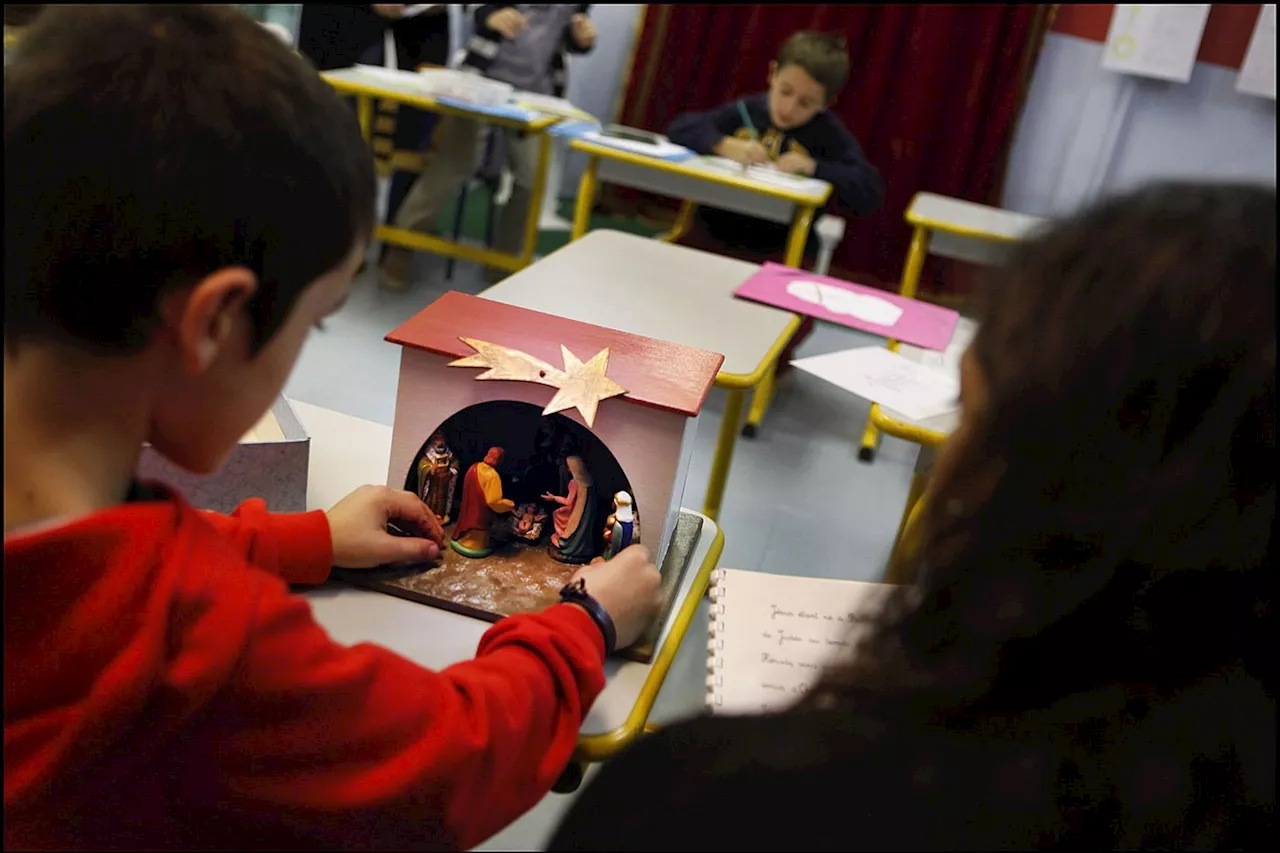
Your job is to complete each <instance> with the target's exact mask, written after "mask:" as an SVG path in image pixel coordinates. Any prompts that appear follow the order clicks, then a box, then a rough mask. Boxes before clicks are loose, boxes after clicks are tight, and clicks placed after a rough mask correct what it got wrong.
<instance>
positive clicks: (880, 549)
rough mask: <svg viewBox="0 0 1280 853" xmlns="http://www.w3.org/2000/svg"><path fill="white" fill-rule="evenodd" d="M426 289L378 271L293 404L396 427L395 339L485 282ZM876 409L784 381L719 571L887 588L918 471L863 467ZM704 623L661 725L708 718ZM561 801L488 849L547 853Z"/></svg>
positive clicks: (906, 466) (733, 486)
mask: <svg viewBox="0 0 1280 853" xmlns="http://www.w3.org/2000/svg"><path fill="white" fill-rule="evenodd" d="M418 263H419V266H418V268H417V279H418V280H417V282H416V284H415V286H414V287H413V289H411V290H410V291H408V292H406V293H389V292H387V291H385V290H383V289H382V288H380V287H379V286H378V285H377V283H376V281H375V279H374V277H373V275H372V273H370V272H366V273H365V274H363V275H362V276H360V278H358V279H357V280H356V282H355V284H354V285H353V287H352V291H351V295H350V297H349V298H348V300H347V303H346V305H345V307H344V308H343V309H342V311H341V312H340V313H339V314H337V315H335V316H334V317H333V318H331V319H330V320H329V321H327V322H326V328H325V330H324V331H322V332H317V333H315V334H313V335H312V336H311V339H310V341H309V342H308V343H307V346H306V348H305V349H304V350H303V353H302V356H301V358H300V359H299V361H298V365H297V367H296V368H295V370H294V373H293V376H292V378H291V379H290V381H289V384H288V386H287V388H286V391H285V393H286V394H287V395H288V396H290V397H292V398H294V399H297V400H301V401H303V402H305V403H311V404H313V405H317V406H323V407H326V408H329V409H333V410H336V411H339V412H344V413H346V414H349V415H354V416H356V417H361V418H365V419H367V420H371V421H377V422H379V423H383V424H390V423H391V422H392V418H393V415H394V413H395V394H396V379H397V374H398V368H399V348H398V347H396V346H394V345H392V344H388V343H386V342H385V341H383V336H384V335H385V334H386V333H387V332H388V331H390V330H391V329H392V328H394V327H396V326H397V325H399V324H400V323H402V322H403V321H404V320H406V319H408V318H409V317H411V316H413V315H414V314H415V313H417V312H418V311H420V310H422V308H424V307H426V305H428V304H429V303H430V302H432V301H433V300H434V299H435V298H436V297H437V296H439V295H440V294H442V293H444V292H446V291H448V290H461V291H466V292H468V293H478V292H480V291H481V290H483V289H484V287H485V285H484V284H483V282H482V279H481V277H480V275H479V270H478V268H477V267H475V266H474V265H472V264H469V263H463V262H459V263H458V264H457V267H456V270H455V275H454V279H453V281H451V282H450V281H446V280H445V277H444V270H445V261H444V260H443V259H441V258H436V257H431V256H419V258H418ZM878 340H879V339H877V338H873V337H871V336H868V335H863V334H860V333H857V332H852V331H848V330H844V329H837V328H833V327H825V326H820V327H819V328H818V330H817V331H816V332H815V333H814V334H813V336H812V337H811V338H810V339H809V340H808V341H806V343H805V345H804V346H803V347H802V349H801V351H800V354H801V355H815V354H819V353H825V352H832V351H835V350H841V349H848V348H850V347H854V346H859V345H866V344H868V343H874V342H877V341H878ZM723 405H724V397H723V394H722V392H720V391H719V390H718V389H713V391H712V394H711V396H710V398H709V400H708V402H707V405H706V406H705V408H704V410H703V413H702V416H701V418H700V420H699V423H698V434H697V445H696V448H695V450H694V457H693V462H692V465H691V469H690V474H689V479H688V484H687V486H686V488H685V495H684V501H683V504H684V505H685V506H687V507H692V508H695V509H700V508H701V506H702V499H703V494H704V490H705V484H706V480H707V475H708V473H709V471H710V468H711V456H712V451H713V449H714V447H715V440H716V431H717V428H718V427H719V423H720V416H721V413H722V411H723ZM867 408H868V407H867V404H866V403H865V402H864V401H862V400H860V399H857V398H855V397H853V396H851V395H849V394H846V393H845V392H843V391H841V390H839V389H837V388H835V387H834V386H831V385H829V384H827V383H825V382H823V381H822V380H820V379H817V378H815V377H813V376H810V375H808V374H804V373H800V372H798V371H792V372H791V373H790V374H788V375H787V376H786V378H785V379H784V380H783V381H782V382H781V383H780V386H779V390H778V394H777V398H776V401H775V403H774V406H773V408H772V409H771V410H770V412H769V415H768V417H767V418H766V419H765V423H764V425H763V428H762V429H761V431H760V435H759V436H758V437H757V438H755V439H753V440H747V439H740V440H739V442H738V447H737V452H736V454H735V456H734V463H733V470H732V473H731V475H730V478H729V484H728V489H727V493H726V495H725V500H724V508H723V510H722V513H721V525H722V526H723V528H724V533H725V540H726V542H725V551H724V556H723V558H722V560H721V564H722V565H725V566H729V567H733V568H741V569H754V570H758V571H765V572H774V573H778V574H795V575H809V576H818V577H837V578H850V579H854V580H875V579H878V578H879V576H880V573H881V571H882V569H883V566H884V562H885V560H886V558H887V557H888V554H889V548H890V545H891V544H892V539H893V535H894V533H895V531H896V529H897V525H898V520H899V518H900V517H901V513H902V506H903V502H904V501H905V500H906V494H907V486H908V484H909V482H910V479H911V472H912V468H913V466H914V464H915V458H916V448H915V446H914V445H910V444H907V443H905V442H901V441H898V440H896V439H891V438H886V439H885V440H884V442H883V444H882V446H881V449H880V453H879V455H878V457H877V459H876V462H875V464H873V465H866V464H862V463H860V462H858V458H857V449H858V439H859V438H860V436H861V432H862V427H863V424H864V423H865V421H866V416H867ZM705 649H706V624H705V619H702V620H699V621H698V622H697V623H696V625H695V629H694V631H692V632H691V636H689V637H688V639H687V641H686V643H685V645H684V647H683V649H682V651H681V654H680V655H679V656H678V657H677V659H676V662H675V663H674V664H673V667H672V670H671V673H670V675H669V676H668V679H667V683H666V685H665V686H664V688H663V691H662V694H661V695H660V696H659V699H658V703H657V706H656V708H655V710H654V714H653V719H654V720H655V721H657V722H659V723H661V722H667V721H670V720H672V719H675V718H678V717H680V716H685V715H687V714H690V713H696V712H697V711H698V710H699V709H700V708H701V706H702V697H703V693H704V690H705ZM569 802H570V798H568V797H563V796H558V795H555V794H552V795H550V796H548V797H547V798H546V799H544V800H543V802H542V803H540V804H539V805H538V806H537V807H536V808H535V809H534V810H533V811H532V812H530V813H529V814H527V815H526V816H525V817H523V818H522V819H521V820H519V821H517V822H516V823H515V824H513V825H512V826H511V827H510V828H508V829H507V830H506V831H504V832H503V833H501V834H499V835H498V836H496V837H495V838H493V839H491V840H490V841H489V842H487V843H486V844H485V845H483V846H482V847H480V848H478V849H482V850H537V849H541V847H542V846H543V845H544V844H545V842H546V840H547V837H548V834H549V833H550V832H551V831H552V830H553V829H554V826H555V824H556V821H557V820H558V818H559V815H560V814H561V813H562V812H563V810H564V809H565V808H566V807H567V806H568V804H569Z"/></svg>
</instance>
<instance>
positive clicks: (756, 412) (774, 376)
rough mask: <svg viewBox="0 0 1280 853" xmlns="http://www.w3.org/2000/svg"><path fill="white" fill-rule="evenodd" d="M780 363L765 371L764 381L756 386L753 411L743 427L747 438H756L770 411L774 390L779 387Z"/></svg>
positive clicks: (752, 404)
mask: <svg viewBox="0 0 1280 853" xmlns="http://www.w3.org/2000/svg"><path fill="white" fill-rule="evenodd" d="M777 382H778V365H777V363H774V364H772V365H770V367H769V369H768V370H767V371H765V374H764V381H763V382H761V383H760V384H759V385H757V386H756V390H755V392H754V393H753V394H752V395H751V411H750V412H748V413H747V422H746V424H744V425H743V427H742V435H743V436H744V437H745V438H755V437H756V433H758V432H759V431H760V422H761V421H763V420H764V416H765V415H766V414H768V412H769V404H770V403H772V402H773V392H774V390H775V389H776V388H777Z"/></svg>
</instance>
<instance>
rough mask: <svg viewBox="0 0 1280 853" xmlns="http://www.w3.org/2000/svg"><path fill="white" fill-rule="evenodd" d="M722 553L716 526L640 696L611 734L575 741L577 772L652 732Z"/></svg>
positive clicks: (721, 534) (720, 532) (720, 531)
mask: <svg viewBox="0 0 1280 853" xmlns="http://www.w3.org/2000/svg"><path fill="white" fill-rule="evenodd" d="M704 514H705V513H704ZM722 553H724V531H723V530H721V529H720V528H719V525H717V527H716V536H715V539H713V540H712V541H711V548H710V549H709V550H708V551H707V556H706V557H705V558H703V560H702V565H700V566H699V567H698V573H697V574H696V575H694V578H693V584H692V585H691V586H690V588H689V594H688V595H687V596H686V597H685V600H684V604H682V605H681V606H680V610H679V611H677V613H676V617H675V621H674V622H673V623H672V625H671V630H670V631H669V632H668V633H667V636H666V639H665V640H663V642H662V646H661V647H660V648H659V649H658V652H657V654H656V655H654V658H653V664H652V666H651V667H650V669H649V675H648V677H646V678H645V680H644V684H643V685H642V686H641V688H640V695H639V696H638V697H637V698H636V704H635V705H634V706H632V708H631V713H630V714H628V715H627V719H626V720H625V721H624V722H623V724H622V725H621V726H619V727H618V728H616V729H614V730H613V731H609V732H604V733H602V734H597V735H585V736H583V737H581V738H579V739H578V747H577V749H576V750H575V751H574V754H573V758H572V760H571V764H573V765H576V766H577V768H578V770H579V771H581V770H582V769H583V768H584V767H585V766H586V765H588V764H592V763H594V762H600V761H606V760H608V759H610V758H612V757H614V756H615V755H617V754H618V753H619V752H621V751H622V750H624V749H626V748H627V747H628V746H630V745H631V744H632V743H634V742H635V740H636V739H637V738H638V737H640V736H641V735H642V734H644V733H645V732H646V731H652V730H653V728H654V727H652V726H649V725H647V724H648V721H649V714H650V712H651V711H652V710H653V705H654V703H655V702H656V701H657V700H658V693H659V692H660V691H661V690H662V685H663V683H664V682H665V681H666V678H667V673H668V672H669V671H670V670H671V664H672V662H673V661H675V659H676V653H677V652H679V651H680V646H681V645H682V644H683V643H684V639H685V636H686V635H687V634H688V633H689V626H690V625H692V624H693V618H694V616H695V615H696V614H697V612H698V605H699V604H700V603H701V602H702V599H703V598H704V597H705V596H706V593H707V586H708V584H710V582H711V573H712V572H713V571H715V568H716V565H717V564H719V562H720V555H721V554H722Z"/></svg>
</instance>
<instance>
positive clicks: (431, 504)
mask: <svg viewBox="0 0 1280 853" xmlns="http://www.w3.org/2000/svg"><path fill="white" fill-rule="evenodd" d="M457 484H458V460H457V458H456V457H455V456H454V455H453V451H452V450H450V449H449V444H448V442H446V441H445V438H444V433H441V432H437V433H436V434H434V435H433V436H431V439H430V441H428V442H427V452H426V453H424V454H423V455H422V459H421V460H420V461H419V462H418V497H420V498H422V502H423V503H424V504H426V505H427V509H429V510H431V512H432V514H433V515H435V517H436V518H438V519H440V523H441V524H448V523H449V522H450V520H451V518H450V516H451V514H452V512H453V490H454V487H455V486H457Z"/></svg>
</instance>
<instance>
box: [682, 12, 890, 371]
mask: <svg viewBox="0 0 1280 853" xmlns="http://www.w3.org/2000/svg"><path fill="white" fill-rule="evenodd" d="M848 79H849V55H848V54H847V53H846V52H845V48H844V44H843V41H842V40H841V39H839V38H838V37H836V36H831V35H826V34H824V33H813V32H799V33H796V34H794V35H793V36H791V37H790V38H789V39H787V41H786V43H785V44H784V45H783V46H782V50H781V51H779V53H778V58H777V60H775V61H774V62H771V63H769V89H768V91H766V92H762V93H760V94H756V95H748V96H746V97H743V98H738V99H736V100H733V101H731V102H729V103H727V104H725V105H724V106H722V107H719V108H717V109H715V110H712V111H711V112H705V113H686V114H684V115H681V116H677V117H676V119H675V121H673V122H672V123H671V128H670V130H668V131H667V136H668V137H669V138H670V139H671V141H672V142H674V143H676V144H678V145H683V146H685V147H686V148H690V149H692V150H694V151H696V152H698V153H699V154H715V155H717V156H720V157H725V158H728V159H730V160H733V161H735V162H738V163H741V164H743V165H744V166H752V165H763V164H772V165H773V167H774V168H775V169H777V170H778V171H780V172H786V173H789V174H795V175H805V176H809V177H814V178H818V179H819V180H823V181H826V182H827V183H829V184H831V186H832V190H833V194H834V196H835V198H837V199H838V200H839V201H840V203H841V205H843V206H844V207H845V208H847V209H848V210H850V211H851V212H853V213H855V214H857V215H859V216H866V215H868V214H870V213H872V212H873V211H875V209H876V208H877V207H879V206H880V202H881V200H883V198H884V182H883V181H882V180H881V179H880V173H879V172H878V171H877V170H876V168H875V166H872V165H871V164H870V163H869V162H867V158H866V155H865V154H863V152H862V146H861V145H859V144H858V140H857V139H855V138H854V136H853V134H852V133H850V132H849V130H848V128H846V127H845V126H844V124H843V123H842V122H841V121H840V119H839V117H837V116H836V115H835V113H833V112H832V111H831V110H830V109H829V107H830V106H831V105H832V103H834V102H835V99H836V97H837V96H839V94H840V92H841V90H843V89H844V85H845V83H846V81H847V80H848ZM697 221H698V225H699V226H700V229H701V230H702V231H704V232H705V233H706V234H707V235H708V236H710V237H712V238H713V239H714V240H715V241H716V242H718V243H720V244H723V245H725V246H727V247H729V248H731V249H735V250H738V251H739V252H741V253H744V254H745V255H747V256H748V257H750V258H751V259H752V260H756V259H760V260H763V259H766V258H768V257H769V256H772V255H777V254H778V253H780V252H781V251H782V250H783V248H784V247H785V246H786V242H787V235H788V233H789V232H790V226H788V225H783V224H779V223H776V222H769V221H766V220H763V219H758V218H756V217H753V216H746V215H744V214H739V213H732V212H730V211H727V210H718V209H716V208H703V207H700V208H699V209H698V219H697ZM816 245H817V240H816V238H815V237H814V236H813V235H812V234H810V238H809V241H808V243H807V244H806V246H805V258H806V260H811V259H812V257H813V253H814V251H815V249H816ZM812 325H813V321H812V320H806V322H805V325H804V326H802V327H801V329H800V331H799V332H798V333H797V335H796V337H795V338H794V339H793V341H792V346H791V347H790V348H788V352H786V353H784V354H783V358H782V361H780V362H779V363H780V364H784V365H785V364H786V363H788V361H789V360H790V350H791V348H794V346H795V345H796V344H798V343H799V342H800V340H802V339H803V338H804V337H805V336H806V335H807V334H808V330H809V329H811V328H812Z"/></svg>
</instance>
